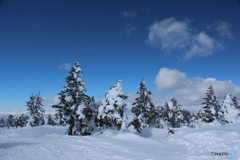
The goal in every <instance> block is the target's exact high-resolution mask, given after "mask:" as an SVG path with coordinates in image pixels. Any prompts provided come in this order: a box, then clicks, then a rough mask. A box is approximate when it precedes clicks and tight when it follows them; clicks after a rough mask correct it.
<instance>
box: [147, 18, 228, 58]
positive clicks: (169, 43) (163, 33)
mask: <svg viewBox="0 0 240 160" xmlns="http://www.w3.org/2000/svg"><path fill="white" fill-rule="evenodd" d="M228 26H229V24H228V23H227V22H223V21H220V22H219V23H218V26H217V28H216V30H217V31H218V33H219V34H220V35H221V36H222V37H228V38H230V37H231V32H230V30H229V27H228ZM147 42H148V43H149V44H150V45H152V46H157V47H160V48H161V49H162V50H164V51H168V52H170V51H174V50H178V51H179V50H180V51H181V52H182V56H183V58H186V59H188V58H191V57H203V56H209V55H212V54H213V53H215V52H217V51H220V50H221V49H223V48H224V47H223V45H222V44H221V43H220V41H219V40H217V39H216V38H213V37H211V36H210V35H209V34H207V33H206V31H201V32H196V29H195V28H193V27H192V26H191V25H190V20H188V19H186V20H183V21H178V20H176V19H175V18H173V17H170V18H166V19H164V20H162V21H156V22H155V23H153V24H152V25H151V26H150V30H149V34H148V39H147Z"/></svg>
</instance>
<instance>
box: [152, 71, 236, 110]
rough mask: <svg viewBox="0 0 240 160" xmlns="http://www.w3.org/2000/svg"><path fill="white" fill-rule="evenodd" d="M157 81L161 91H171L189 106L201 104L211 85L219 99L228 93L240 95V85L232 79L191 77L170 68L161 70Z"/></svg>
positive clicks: (184, 104) (183, 103)
mask: <svg viewBox="0 0 240 160" xmlns="http://www.w3.org/2000/svg"><path fill="white" fill-rule="evenodd" d="M155 83H156V85H157V89H158V90H159V91H170V92H171V93H172V96H174V97H176V98H178V100H179V102H180V103H181V104H182V105H183V106H187V107H190V106H192V107H194V106H200V105H201V102H203V98H204V97H205V93H206V90H207V89H208V87H209V86H210V85H213V88H214V91H215V93H216V94H217V95H218V97H219V99H222V98H223V97H224V96H225V95H226V94H228V93H232V94H233V95H234V96H237V97H240V86H237V85H235V84H233V83H232V81H231V80H228V81H219V80H217V79H215V78H206V79H203V78H201V77H196V78H193V79H191V78H189V77H187V75H186V74H185V73H183V72H180V71H177V70H174V69H169V68H161V69H160V70H159V73H158V74H157V75H156V79H155Z"/></svg>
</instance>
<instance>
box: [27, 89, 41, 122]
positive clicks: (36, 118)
mask: <svg viewBox="0 0 240 160" xmlns="http://www.w3.org/2000/svg"><path fill="white" fill-rule="evenodd" d="M27 106H28V109H27V111H29V121H28V123H29V125H30V126H31V127H35V126H41V125H44V123H45V120H44V117H43V114H44V113H45V110H44V109H43V108H42V106H43V104H42V98H41V97H40V93H38V94H37V95H32V96H30V100H29V101H28V102H27Z"/></svg>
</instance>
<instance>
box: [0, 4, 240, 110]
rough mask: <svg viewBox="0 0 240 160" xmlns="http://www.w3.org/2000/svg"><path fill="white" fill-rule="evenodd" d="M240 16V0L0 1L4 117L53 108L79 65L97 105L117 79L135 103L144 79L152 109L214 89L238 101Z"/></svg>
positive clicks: (192, 100) (0, 97) (190, 101)
mask: <svg viewBox="0 0 240 160" xmlns="http://www.w3.org/2000/svg"><path fill="white" fill-rule="evenodd" d="M239 16H240V2H239V1H238V0H212V1H209V0H195V1H189V0H161V1H157V0H153V1H144V0H141V1H132V0H128V1H117V0H104V1H98V0H89V1H79V0H72V1H67V0H59V1H54V0H43V1H32V0H23V1H19V0H5V1H2V3H1V5H0V55H1V58H0V111H1V110H2V111H6V110H13V109H22V110H25V109H26V103H25V101H28V100H29V96H30V95H31V94H32V93H37V92H38V91H40V92H41V95H42V96H43V97H44V99H45V102H44V104H45V105H50V104H52V103H53V101H54V97H56V95H57V94H58V93H59V92H60V91H61V90H62V89H63V86H64V85H66V82H65V78H66V77H67V76H68V71H69V69H68V68H69V66H71V65H73V64H74V62H75V61H76V60H77V61H79V63H80V66H81V68H82V70H83V71H84V73H83V79H84V81H85V82H86V84H87V92H86V94H88V95H90V96H95V98H96V99H97V100H100V99H101V98H103V95H104V94H105V93H106V91H107V90H108V89H109V87H111V86H112V85H113V84H115V83H116V81H117V80H119V79H121V80H122V81H123V87H124V91H125V93H126V94H129V96H130V99H131V98H132V99H134V96H133V95H134V94H133V93H134V92H136V91H137V90H138V89H139V83H140V81H141V80H142V79H143V78H144V79H146V81H147V86H148V88H149V89H150V90H151V91H152V92H153V93H154V98H153V100H154V102H155V103H160V104H162V103H164V101H166V100H167V99H169V97H171V96H175V97H177V98H179V100H180V102H181V103H182V104H183V105H185V106H191V105H192V106H193V105H195V104H197V103H199V102H200V101H201V100H202V98H203V96H204V95H205V91H206V89H207V88H208V86H209V85H210V84H212V85H213V86H214V88H215V90H216V93H217V94H218V95H219V98H222V97H223V96H224V95H226V94H227V93H228V92H231V93H232V94H233V95H234V96H237V97H239V98H240V81H239V79H240V74H239V68H240V64H239V60H240V54H239V51H240V45H239V41H240V31H239V28H240V21H239ZM131 96H132V97H131Z"/></svg>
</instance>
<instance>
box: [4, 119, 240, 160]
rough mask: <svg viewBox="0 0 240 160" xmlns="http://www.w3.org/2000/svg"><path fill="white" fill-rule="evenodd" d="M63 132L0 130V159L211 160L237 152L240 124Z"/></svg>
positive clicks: (48, 128)
mask: <svg viewBox="0 0 240 160" xmlns="http://www.w3.org/2000/svg"><path fill="white" fill-rule="evenodd" d="M66 130H67V127H60V126H46V125H45V126H40V127H33V128H32V127H24V128H18V129H15V128H10V129H7V128H6V127H5V128H0V159H1V160H23V159H24V160H43V159H47V160H56V159H57V160H66V159H71V160H79V159H81V160H99V159H101V160H160V159H167V160H183V159H184V160H205V159H206V160H208V159H209V160H212V159H231V160H233V159H240V155H239V156H227V157H226V156H224V157H221V156H219V157H218V156H215V157H212V156H210V152H237V153H239V152H240V128H239V123H235V124H230V125H225V126H206V127H202V128H201V129H192V128H187V127H182V128H178V129H177V130H178V132H176V134H175V135H170V136H168V137H167V129H156V128H144V129H143V131H142V134H141V135H139V134H137V133H130V132H117V131H111V130H108V131H106V132H104V133H103V134H101V135H98V134H96V135H92V136H67V135H65V132H66Z"/></svg>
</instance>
